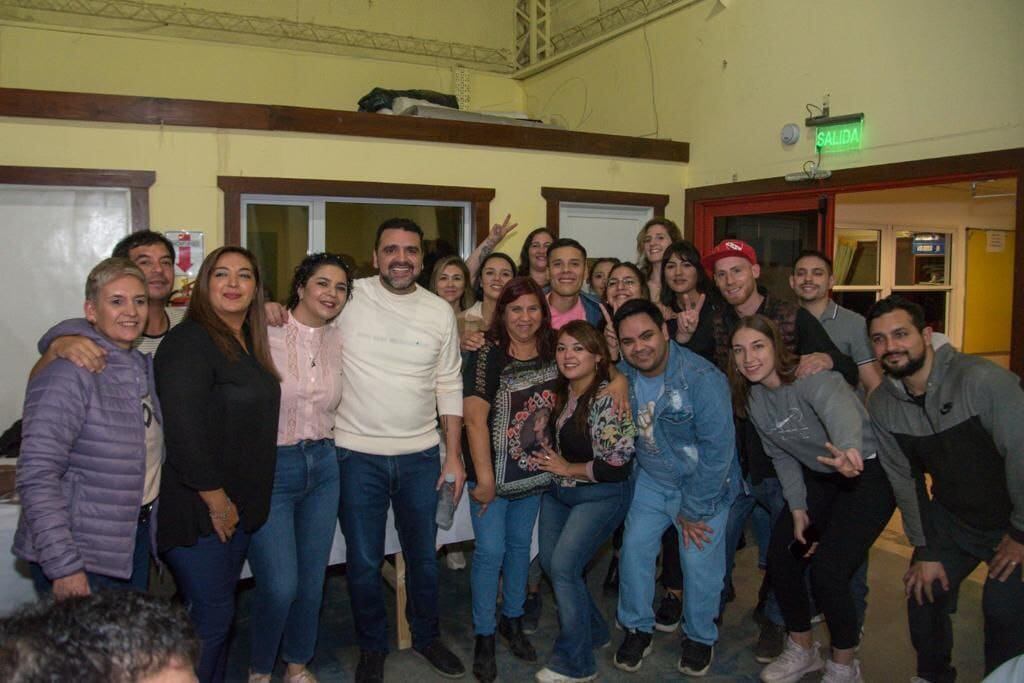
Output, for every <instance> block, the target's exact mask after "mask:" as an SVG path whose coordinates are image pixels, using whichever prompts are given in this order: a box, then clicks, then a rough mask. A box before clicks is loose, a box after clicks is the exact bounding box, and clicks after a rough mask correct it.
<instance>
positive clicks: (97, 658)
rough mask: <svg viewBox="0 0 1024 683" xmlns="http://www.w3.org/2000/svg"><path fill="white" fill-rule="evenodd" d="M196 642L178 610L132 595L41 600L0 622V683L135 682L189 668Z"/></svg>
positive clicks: (169, 604) (116, 593) (195, 653)
mask: <svg viewBox="0 0 1024 683" xmlns="http://www.w3.org/2000/svg"><path fill="white" fill-rule="evenodd" d="M198 658H199V639H198V638H197V637H196V634H195V631H194V630H193V628H192V624H191V622H190V621H189V618H188V614H186V612H185V609H184V608H183V607H181V606H180V605H178V604H176V603H174V602H172V601H171V600H168V599H166V598H158V597H155V596H152V595H146V594H145V593H138V592H134V591H100V592H98V593H94V594H92V595H86V596H75V597H70V598H67V599H64V600H61V601H59V602H53V601H52V600H44V601H42V602H38V603H34V604H32V605H29V606H28V607H25V608H22V609H21V610H20V611H18V612H16V613H15V614H13V615H11V616H9V617H6V618H4V619H2V620H0V680H4V681H12V682H16V681H21V682H24V683H28V682H30V681H78V682H79V683H134V682H135V681H140V680H143V679H146V678H149V677H152V676H154V675H156V674H158V673H160V672H161V671H163V670H164V669H166V668H167V667H168V666H180V667H184V668H185V669H191V668H192V666H193V665H194V664H195V662H196V661H197V660H198Z"/></svg>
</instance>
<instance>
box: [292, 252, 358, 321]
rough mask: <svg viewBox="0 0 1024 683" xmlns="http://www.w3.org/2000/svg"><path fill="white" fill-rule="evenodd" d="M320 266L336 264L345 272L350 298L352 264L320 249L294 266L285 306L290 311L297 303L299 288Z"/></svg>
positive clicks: (349, 296) (303, 285)
mask: <svg viewBox="0 0 1024 683" xmlns="http://www.w3.org/2000/svg"><path fill="white" fill-rule="evenodd" d="M321 266H337V267H338V268H341V269H342V270H343V271H344V272H345V279H346V280H347V281H348V299H349V300H351V299H352V266H350V265H349V264H348V263H346V262H345V259H343V258H342V257H340V256H338V255H337V254H332V253H330V252H326V251H322V252H320V253H318V254H310V255H309V256H307V257H306V258H304V259H302V261H301V262H300V263H299V265H297V266H295V275H293V276H292V284H291V287H290V288H289V290H288V301H287V303H285V308H287V309H288V310H289V311H290V310H292V309H293V308H295V307H296V306H298V305H299V290H300V289H302V288H303V287H305V286H306V283H308V282H309V279H310V278H311V277H313V275H314V274H315V273H316V271H318V270H320V267H321Z"/></svg>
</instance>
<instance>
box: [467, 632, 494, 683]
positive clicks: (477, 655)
mask: <svg viewBox="0 0 1024 683" xmlns="http://www.w3.org/2000/svg"><path fill="white" fill-rule="evenodd" d="M473 677H474V678H476V680H478V681H480V683H493V681H494V679H496V678H497V677H498V664H497V662H495V661H494V634H493V633H492V634H491V635H489V636H477V637H476V645H475V646H474V648H473Z"/></svg>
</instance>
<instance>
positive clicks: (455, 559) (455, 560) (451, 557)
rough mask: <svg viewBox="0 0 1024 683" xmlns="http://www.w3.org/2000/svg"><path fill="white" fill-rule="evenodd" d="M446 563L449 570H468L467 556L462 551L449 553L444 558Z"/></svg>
mask: <svg viewBox="0 0 1024 683" xmlns="http://www.w3.org/2000/svg"><path fill="white" fill-rule="evenodd" d="M444 562H445V564H446V565H448V569H465V568H466V556H465V554H463V552H462V551H461V550H454V551H449V552H448V554H446V555H445V556H444Z"/></svg>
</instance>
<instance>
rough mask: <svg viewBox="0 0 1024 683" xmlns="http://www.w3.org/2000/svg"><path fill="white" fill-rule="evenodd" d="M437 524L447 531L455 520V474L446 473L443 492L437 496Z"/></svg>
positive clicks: (442, 486)
mask: <svg viewBox="0 0 1024 683" xmlns="http://www.w3.org/2000/svg"><path fill="white" fill-rule="evenodd" d="M434 521H436V522H437V526H438V527H439V528H441V529H444V530H445V531H447V530H448V529H451V528H452V524H453V523H454V522H455V475H454V474H446V475H444V483H443V484H441V493H440V495H438V497H437V514H436V515H435V516H434Z"/></svg>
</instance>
